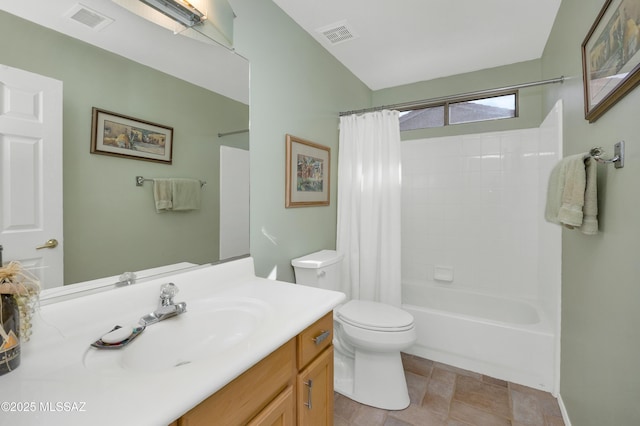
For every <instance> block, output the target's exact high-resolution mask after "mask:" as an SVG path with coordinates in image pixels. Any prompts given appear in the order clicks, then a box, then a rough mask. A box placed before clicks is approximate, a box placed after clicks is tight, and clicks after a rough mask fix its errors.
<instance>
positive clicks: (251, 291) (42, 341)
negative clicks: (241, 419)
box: [0, 258, 345, 426]
mask: <svg viewBox="0 0 640 426" xmlns="http://www.w3.org/2000/svg"><path fill="white" fill-rule="evenodd" d="M166 282H173V283H175V284H176V286H177V287H178V288H179V290H180V291H179V293H178V294H177V295H176V296H175V298H174V300H175V302H182V301H184V302H186V303H187V312H185V313H184V314H182V315H180V316H177V317H174V318H170V319H167V320H165V321H162V322H159V323H156V324H153V325H150V326H148V327H162V326H163V325H165V324H166V323H168V322H169V321H174V325H175V324H176V321H181V317H182V316H186V315H189V314H190V311H189V307H190V303H191V306H194V307H195V306H198V304H200V306H202V304H203V303H206V301H207V300H208V299H209V298H211V300H217V301H218V302H217V303H219V302H220V301H221V300H233V299H243V298H244V299H246V298H252V299H258V300H260V301H263V302H266V306H268V310H267V313H266V314H265V317H264V318H263V319H262V321H261V323H260V325H258V327H257V328H256V329H255V330H254V331H253V332H252V334H251V336H250V338H248V339H246V340H244V341H241V342H239V343H237V344H235V345H234V346H231V347H230V348H228V349H226V350H224V351H221V352H220V353H217V354H211V355H210V356H203V357H201V358H198V359H197V360H194V361H192V362H190V363H188V364H185V365H180V366H179V367H170V368H158V369H154V368H151V367H150V368H145V369H142V370H141V371H132V370H131V369H129V370H126V369H111V370H110V369H100V368H87V366H86V365H85V356H86V355H87V354H88V351H97V349H94V348H90V346H89V345H90V344H91V343H92V342H93V341H95V340H96V339H98V338H100V337H101V336H102V335H104V334H105V333H106V332H108V331H109V330H111V329H112V328H113V326H115V325H125V324H135V323H137V322H138V319H139V318H140V317H141V316H142V315H145V314H147V313H149V312H152V311H154V310H155V309H156V308H157V305H158V300H159V297H158V296H159V294H160V290H159V289H160V286H161V285H162V284H164V283H166ZM344 297H345V296H344V294H343V293H339V292H333V291H327V290H320V289H315V288H311V287H304V286H299V285H295V284H290V283H284V282H279V281H272V280H267V279H263V278H258V277H256V276H255V274H254V269H253V259H251V258H245V259H240V260H235V261H232V262H229V263H224V264H220V265H213V266H208V267H203V268H199V269H195V270H191V271H187V272H179V273H176V274H175V275H172V276H169V277H167V276H165V277H163V278H160V279H155V280H151V281H148V282H144V283H139V284H134V285H132V286H129V287H123V288H117V289H113V290H109V291H106V292H103V293H99V294H90V295H87V296H82V297H78V298H75V299H72V300H65V301H62V302H59V303H53V304H50V305H46V306H42V307H41V308H40V309H39V311H38V312H37V313H36V314H35V316H34V320H33V323H34V333H33V335H32V337H31V340H30V341H29V342H27V343H24V344H23V345H22V356H21V364H20V366H19V367H18V368H17V369H16V370H15V371H12V372H10V373H8V374H6V375H4V376H0V403H1V404H2V405H1V406H0V409H1V411H2V412H1V413H0V425H12V426H18V425H44V424H46V425H65V426H66V425H83V426H84V425H89V424H90V425H103V424H104V425H114V424H117V425H129V424H131V425H154V426H155V425H164V424H166V425H168V424H169V423H171V422H172V421H174V420H175V419H177V418H178V417H180V416H181V415H182V414H184V413H186V412H187V411H189V410H190V409H191V408H193V407H195V406H196V405H198V404H199V403H200V402H202V401H203V400H204V399H206V398H207V397H209V396H210V395H211V394H213V393H215V392H216V391H218V390H219V389H221V388H222V387H223V386H224V385H226V384H227V383H229V382H230V381H232V380H233V379H234V378H236V377H237V376H239V375H240V374H241V373H243V372H244V371H246V370H247V369H248V368H250V367H251V366H253V365H254V364H256V363H257V362H258V361H260V360H261V359H263V358H264V357H265V356H267V355H268V354H270V353H271V352H273V351H274V350H275V349H277V348H278V347H280V346H281V345H282V344H284V343H286V342H287V341H289V340H290V339H291V338H293V337H294V336H296V335H297V334H299V333H300V332H301V331H302V330H304V329H305V328H306V327H308V326H309V325H311V324H313V323H314V322H315V321H316V320H318V319H319V318H321V317H322V316H323V315H325V314H326V313H327V312H329V311H331V310H332V309H333V308H334V307H335V306H337V305H338V304H339V303H342V302H343V301H344ZM148 331H149V330H145V331H144V332H143V333H142V334H141V335H140V336H139V337H138V338H137V340H135V341H133V342H131V343H130V344H129V345H130V346H126V347H124V348H123V349H118V350H108V351H105V350H103V351H100V356H101V357H104V356H107V357H108V356H110V353H114V355H116V354H115V353H116V352H120V351H127V350H128V349H130V348H132V347H133V346H134V345H136V344H138V343H141V342H143V339H144V338H145V333H148ZM153 356H154V354H152V353H151V354H149V357H150V364H153V359H154V358H153Z"/></svg>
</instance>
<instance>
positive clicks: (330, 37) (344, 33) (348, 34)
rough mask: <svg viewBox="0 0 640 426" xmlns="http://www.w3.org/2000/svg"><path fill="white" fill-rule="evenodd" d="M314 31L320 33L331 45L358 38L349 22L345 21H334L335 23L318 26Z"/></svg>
mask: <svg viewBox="0 0 640 426" xmlns="http://www.w3.org/2000/svg"><path fill="white" fill-rule="evenodd" d="M316 31H317V32H319V33H320V34H322V35H323V36H324V37H325V38H326V39H327V41H328V42H329V43H331V44H333V45H336V44H340V43H344V42H345V41H349V40H353V39H355V38H358V35H357V34H356V33H355V32H354V31H353V29H352V28H351V27H350V26H349V24H347V21H340V22H336V23H335V24H331V25H327V26H326V27H322V28H318V29H317V30H316Z"/></svg>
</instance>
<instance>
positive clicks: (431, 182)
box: [402, 105, 562, 316]
mask: <svg viewBox="0 0 640 426" xmlns="http://www.w3.org/2000/svg"><path fill="white" fill-rule="evenodd" d="M561 117H562V112H561V105H560V106H556V107H555V108H554V110H553V111H552V112H551V113H550V114H549V116H548V117H547V119H546V120H545V122H544V123H543V125H542V126H541V127H540V128H537V129H523V130H514V131H503V132H492V133H483V134H475V135H464V136H451V137H439V138H431V139H419V140H409V141H403V142H402V188H403V193H402V279H403V282H404V283H411V284H420V283H436V284H438V283H439V284H442V285H447V286H452V287H458V288H464V289H467V290H471V291H477V292H481V293H488V294H492V295H499V296H507V297H516V298H524V299H532V300H539V301H540V302H542V304H543V306H544V308H545V310H547V311H549V313H551V314H554V313H555V312H556V311H557V309H558V303H559V302H558V295H559V290H558V289H559V277H560V228H559V227H558V226H556V225H551V224H548V223H546V222H544V215H543V212H544V206H545V200H546V189H547V182H548V176H549V173H550V171H551V169H552V168H553V166H554V165H555V163H556V162H557V161H558V160H559V158H561V139H562V129H561ZM441 266H442V267H447V268H448V267H450V268H452V270H453V281H451V282H446V281H438V280H437V279H435V278H434V270H435V268H436V267H441ZM554 316H555V315H554Z"/></svg>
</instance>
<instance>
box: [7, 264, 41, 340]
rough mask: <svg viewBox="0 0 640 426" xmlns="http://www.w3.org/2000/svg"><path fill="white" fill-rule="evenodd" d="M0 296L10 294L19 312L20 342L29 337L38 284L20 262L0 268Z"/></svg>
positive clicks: (38, 289)
mask: <svg viewBox="0 0 640 426" xmlns="http://www.w3.org/2000/svg"><path fill="white" fill-rule="evenodd" d="M0 294H10V295H12V296H13V298H14V299H15V301H16V304H17V305H18V309H19V311H20V340H21V341H23V342H27V341H29V338H30V337H31V318H32V316H33V313H34V310H35V307H36V305H37V303H38V296H39V295H40V282H39V281H38V279H37V278H36V277H35V276H34V275H33V274H31V273H30V272H29V271H27V270H26V269H24V268H23V267H22V265H21V264H20V262H14V261H12V262H9V263H8V264H7V265H6V266H3V267H0Z"/></svg>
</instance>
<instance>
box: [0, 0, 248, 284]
mask: <svg viewBox="0 0 640 426" xmlns="http://www.w3.org/2000/svg"><path fill="white" fill-rule="evenodd" d="M73 4H74V2H72V1H69V0H55V1H51V2H39V1H36V0H25V1H22V2H13V3H12V4H11V5H8V6H6V7H5V6H3V8H4V9H5V10H6V11H7V12H9V13H7V12H5V11H0V38H2V39H3V40H12V42H11V43H3V44H2V45H0V58H1V59H0V62H1V63H2V64H4V65H7V66H9V67H13V68H17V69H20V70H27V71H29V72H31V73H36V74H39V75H44V76H47V77H51V78H54V79H57V80H60V81H62V82H63V125H62V131H63V144H62V157H63V171H62V178H63V193H62V194H56V195H57V196H58V197H62V200H63V208H64V212H63V224H64V231H63V235H62V236H56V237H57V238H56V239H57V240H58V241H59V245H58V247H57V248H55V250H64V284H69V283H76V282H81V281H87V280H92V279H96V278H100V277H106V276H110V277H113V276H116V277H117V276H119V275H120V274H122V273H123V272H125V271H140V270H144V269H149V268H155V267H159V266H162V265H169V264H176V263H181V262H187V263H191V264H205V263H212V262H216V261H218V260H220V258H221V257H220V252H221V247H220V228H219V227H220V224H219V221H220V213H219V212H220V208H221V201H220V191H221V190H220V175H219V173H220V171H219V164H220V148H221V146H230V147H233V148H236V149H241V150H248V149H249V133H248V132H242V133H234V134H231V135H224V134H225V133H230V132H234V131H236V130H244V129H247V128H248V123H249V106H248V74H249V72H248V63H247V61H246V60H245V59H244V58H241V57H239V56H238V55H236V54H234V53H233V52H230V51H229V50H228V49H226V48H223V47H219V46H214V45H211V44H205V43H201V42H198V41H195V40H192V39H189V38H187V37H177V36H174V35H173V34H172V33H171V32H169V31H167V30H165V29H164V28H161V27H158V26H156V25H153V24H151V23H148V22H146V21H145V20H143V19H140V18H139V17H137V16H134V15H132V14H130V13H129V12H127V11H126V10H124V9H123V8H121V7H119V6H117V5H115V4H114V3H112V2H104V1H101V0H86V1H84V2H83V4H86V5H87V6H88V7H91V8H92V9H93V10H97V11H98V12H100V13H103V14H105V15H108V16H109V17H110V18H112V19H113V22H112V23H110V24H109V25H108V26H107V27H105V28H103V29H101V30H100V31H99V32H92V31H91V30H88V29H86V28H80V27H78V23H77V22H71V23H66V24H65V23H64V22H63V23H62V24H60V22H61V21H64V20H61V19H60V18H59V17H60V16H62V15H64V12H66V11H67V10H69V9H70V8H71V6H72V5H73ZM16 15H18V16H20V17H18V16H16ZM48 17H49V18H48ZM51 17H52V18H51ZM22 18H26V19H28V20H25V19H22ZM49 20H50V21H53V22H55V24H50V23H49ZM39 24H41V25H39ZM55 25H69V26H68V27H57V28H56V27H55ZM47 27H51V28H53V29H55V31H54V30H52V29H50V28H47ZM67 30H68V31H67ZM65 31H66V32H67V33H69V34H70V35H72V36H73V37H70V36H68V35H63V34H61V32H65ZM119 49H121V50H122V51H119ZM143 63H144V65H143ZM239 78H242V79H243V84H240V83H239V82H238V80H239ZM93 107H97V108H101V109H104V110H107V111H112V112H116V113H118V114H121V115H125V116H129V117H135V118H137V119H140V120H145V121H149V122H152V123H159V124H162V125H164V126H167V127H171V128H173V153H172V156H173V161H172V164H170V165H168V164H162V163H157V162H149V161H141V160H139V159H132V158H118V157H112V156H103V155H94V154H91V153H90V139H91V110H92V108H93ZM219 134H222V136H219ZM3 140H4V139H3V138H2V129H0V144H1V143H3ZM45 161H46V159H45ZM136 176H144V177H145V178H161V177H165V178H193V179H199V180H202V181H206V182H207V184H206V185H205V187H204V188H203V190H202V193H201V207H200V209H198V210H195V211H188V212H166V213H157V212H156V210H155V204H154V194H153V184H152V183H145V184H144V185H143V186H142V187H138V186H136V184H135V177H136ZM3 202H4V200H3ZM60 213H62V212H60ZM4 231H5V230H2V229H0V244H3V245H4V248H5V251H4V253H5V261H9V260H14V259H16V258H17V256H16V255H13V256H12V251H13V250H14V249H12V247H11V246H10V245H8V244H6V243H5V240H6V235H5V234H4V233H3V232H4ZM245 231H246V230H239V232H238V234H240V235H245V233H246V232H245ZM246 235H248V233H246ZM52 237H53V236H52ZM232 238H233V237H232ZM241 238H244V237H241ZM245 247H248V242H246V245H245ZM246 250H247V251H248V249H246ZM42 251H43V250H40V252H42ZM13 253H14V254H15V251H13ZM35 253H36V252H35V251H34V255H33V256H34V258H35V256H36V254H35ZM233 253H234V255H236V254H238V253H237V251H235V252H233ZM38 255H39V253H38ZM22 258H23V259H24V258H29V256H23V257H22ZM44 264H45V265H46V262H44ZM47 266H48V265H47ZM47 271H48V268H47V267H44V268H41V269H37V270H36V271H35V272H36V273H37V274H38V275H39V276H40V277H41V279H42V282H43V284H44V285H43V287H45V288H51V287H56V286H59V285H61V284H62V282H60V281H55V280H53V281H48V280H47V273H48V272H47Z"/></svg>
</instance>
